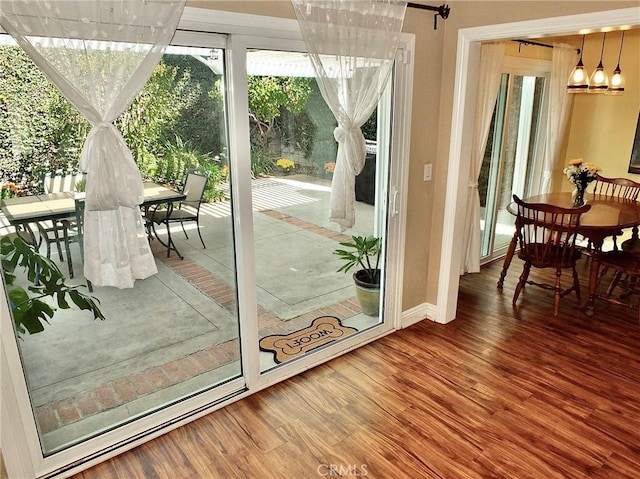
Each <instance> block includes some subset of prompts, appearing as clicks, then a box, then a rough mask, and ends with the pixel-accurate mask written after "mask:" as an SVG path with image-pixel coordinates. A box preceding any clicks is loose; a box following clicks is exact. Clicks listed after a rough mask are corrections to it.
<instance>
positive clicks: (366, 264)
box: [333, 236, 382, 316]
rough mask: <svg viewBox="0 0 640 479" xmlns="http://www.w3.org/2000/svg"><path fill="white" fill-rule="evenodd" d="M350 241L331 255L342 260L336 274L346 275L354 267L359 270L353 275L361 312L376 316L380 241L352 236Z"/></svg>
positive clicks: (377, 309) (378, 293) (371, 237)
mask: <svg viewBox="0 0 640 479" xmlns="http://www.w3.org/2000/svg"><path fill="white" fill-rule="evenodd" d="M351 239H352V241H350V242H345V243H340V245H341V246H344V248H345V249H336V250H334V252H333V254H335V255H336V256H338V257H340V259H342V260H344V264H343V265H342V266H341V267H340V268H339V269H338V272H341V271H343V272H345V273H347V272H348V271H350V270H351V269H352V268H354V267H355V266H360V269H359V270H357V271H356V272H355V273H353V281H354V282H355V284H356V294H357V296H358V300H359V301H360V306H361V307H362V312H363V313H364V314H366V315H368V316H378V314H379V310H380V267H379V265H380V251H381V249H382V241H381V239H380V238H376V237H374V236H352V237H351Z"/></svg>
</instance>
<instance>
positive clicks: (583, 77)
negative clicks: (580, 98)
mask: <svg viewBox="0 0 640 479" xmlns="http://www.w3.org/2000/svg"><path fill="white" fill-rule="evenodd" d="M588 88H589V75H587V72H586V70H585V69H584V64H583V63H582V56H580V60H578V64H577V65H576V67H575V68H574V69H573V70H572V71H571V75H569V81H568V82H567V92H569V93H584V92H586V91H587V89H588Z"/></svg>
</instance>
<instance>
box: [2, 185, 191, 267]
mask: <svg viewBox="0 0 640 479" xmlns="http://www.w3.org/2000/svg"><path fill="white" fill-rule="evenodd" d="M143 186H144V198H143V201H142V203H141V205H140V207H141V208H143V209H148V208H150V207H152V206H156V205H160V204H167V205H169V207H168V208H167V214H170V211H171V205H172V204H173V202H178V201H182V200H184V199H185V198H186V195H185V194H184V193H182V192H180V191H175V190H173V189H172V188H169V187H166V186H163V185H160V184H158V183H153V182H145V183H144V184H143ZM83 198H84V193H77V192H73V191H65V192H59V193H48V194H43V195H32V196H20V197H16V198H6V199H4V200H2V205H1V209H2V212H3V213H4V215H5V217H6V218H7V221H8V223H9V224H10V225H12V226H14V227H25V228H27V226H28V224H29V223H37V222H39V221H56V220H60V219H64V218H69V217H73V216H75V214H76V199H80V200H82V199H83ZM153 231H155V230H153ZM32 234H33V233H32ZM167 235H168V241H167V242H166V243H165V242H164V241H162V240H160V238H158V240H159V241H160V242H161V243H162V244H163V245H164V246H166V247H167V248H168V251H170V250H174V251H175V252H176V253H177V254H178V255H179V256H180V257H182V256H181V255H180V253H179V252H178V249H177V248H176V246H175V243H174V242H173V240H172V239H171V232H170V231H167ZM34 243H35V241H34Z"/></svg>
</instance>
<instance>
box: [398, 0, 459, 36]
mask: <svg viewBox="0 0 640 479" xmlns="http://www.w3.org/2000/svg"><path fill="white" fill-rule="evenodd" d="M407 7H409V8H418V9H420V10H429V11H431V12H437V13H436V14H435V15H434V16H433V29H434V30H437V29H438V15H440V17H442V19H443V20H446V19H447V18H449V13H451V8H450V7H449V5H446V4H444V3H443V4H442V5H440V6H439V7H432V6H431V5H423V4H422V3H411V2H409V3H407Z"/></svg>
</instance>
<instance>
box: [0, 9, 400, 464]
mask: <svg viewBox="0 0 640 479" xmlns="http://www.w3.org/2000/svg"><path fill="white" fill-rule="evenodd" d="M243 20H244V18H243ZM256 28H258V27H256ZM291 28H292V31H295V32H296V33H297V30H295V29H297V26H292V27H291ZM251 33H254V35H242V34H228V35H219V34H215V33H198V32H195V31H193V29H188V28H185V29H184V30H179V31H178V32H177V33H176V35H175V38H174V41H173V44H172V46H171V47H170V48H169V49H168V50H167V52H166V54H165V55H164V58H163V60H162V62H161V63H160V64H159V65H158V67H157V68H156V71H155V72H154V74H153V76H152V77H151V79H150V80H149V82H148V84H147V86H146V87H145V88H144V90H143V91H142V92H141V93H140V95H139V96H138V98H137V99H136V100H135V101H134V103H133V105H132V107H131V108H130V109H129V110H127V112H125V114H123V116H122V117H121V118H119V119H118V120H117V122H116V123H117V126H118V128H119V129H120V130H121V131H122V132H123V136H124V137H125V140H126V141H127V143H128V145H129V146H130V148H131V150H132V152H133V154H134V158H135V160H136V163H137V165H138V168H139V169H140V171H141V173H142V176H143V178H144V179H145V181H147V182H153V183H156V184H157V185H159V186H161V187H166V188H172V189H176V190H179V191H180V190H182V189H183V188H184V185H185V175H186V173H187V172H188V171H189V170H190V169H193V168H198V169H201V170H204V171H205V172H206V174H207V176H208V184H207V188H206V189H205V192H204V195H203V203H202V205H201V206H200V209H199V212H198V217H199V220H198V221H197V222H195V221H192V222H188V223H184V225H181V224H180V223H176V224H175V225H172V226H171V229H170V230H167V228H166V226H165V225H163V224H160V223H156V224H153V225H149V226H150V228H149V241H150V244H151V248H152V251H153V253H154V256H155V259H156V264H157V267H158V274H157V275H154V276H152V277H150V278H148V279H145V280H142V281H137V282H136V283H135V285H134V287H133V288H132V289H129V290H126V289H125V290H116V289H114V288H106V287H98V286H94V287H93V291H92V292H90V293H89V294H91V295H92V296H93V297H94V298H95V299H96V300H99V301H100V303H99V306H100V309H101V311H102V313H103V314H104V316H105V320H104V321H100V320H94V319H92V316H91V315H90V314H88V313H87V312H86V311H81V310H77V309H74V308H70V309H64V308H59V309H57V310H56V311H55V314H54V317H53V318H52V320H51V321H50V324H45V325H44V326H45V327H44V329H43V330H42V331H40V332H38V333H35V334H27V333H18V332H17V331H16V330H15V328H14V327H13V325H12V319H11V316H10V314H9V313H7V314H6V315H5V314H3V315H2V318H0V319H1V320H2V328H3V329H2V331H3V334H2V336H0V339H1V340H2V345H3V350H4V351H6V352H7V356H8V357H9V358H10V361H9V363H10V364H11V375H10V377H9V376H7V375H5V376H3V378H2V387H3V389H4V388H8V389H7V390H9V389H10V390H11V391H12V394H15V399H16V404H15V405H14V406H12V407H14V409H15V411H13V412H14V413H15V415H14V417H20V421H21V423H22V424H25V427H24V431H19V432H20V433H21V434H22V433H24V434H23V437H24V443H25V444H28V445H29V448H30V449H29V452H28V453H27V454H25V458H26V459H25V460H26V461H33V467H34V470H35V471H36V474H37V475H47V474H54V475H55V474H56V471H58V472H60V471H63V470H66V469H65V468H67V467H68V465H69V464H72V463H74V464H81V463H83V462H84V461H86V460H88V458H92V457H97V456H99V455H100V454H102V453H104V451H110V450H121V449H124V448H127V447H130V444H132V443H134V442H135V441H142V440H144V438H145V437H147V436H148V435H152V434H156V432H157V431H159V430H162V429H164V428H170V427H173V426H175V425H176V424H179V423H182V422H186V421H188V420H191V419H192V418H194V417H196V416H198V415H202V414H204V413H205V412H207V411H211V410H214V409H216V408H219V407H222V406H223V405H225V404H227V403H229V402H231V401H233V400H236V399H237V398H238V397H240V396H241V395H244V394H248V393H251V392H252V391H257V390H259V389H261V388H263V387H265V386H266V385H268V384H273V383H275V382H277V381H280V380H282V378H283V377H287V376H290V375H292V374H296V373H297V372H300V371H304V370H306V369H308V368H309V367H312V366H314V365H317V364H320V363H322V362H323V361H326V360H327V359H329V358H331V357H334V356H335V355H337V354H340V353H342V352H345V351H348V350H350V349H352V348H354V347H357V346H358V345H360V344H364V343H366V342H368V341H371V340H373V339H375V338H377V337H380V336H382V335H384V334H386V333H387V332H388V331H389V330H391V329H393V328H397V327H399V326H400V313H401V293H400V289H399V287H400V286H401V284H402V282H401V280H400V276H401V270H402V268H401V261H402V258H403V249H402V245H400V244H399V238H400V237H401V235H400V234H399V232H400V228H401V227H402V226H403V223H402V221H401V220H402V218H403V213H402V206H403V205H404V201H405V200H404V192H403V185H404V184H406V176H405V175H406V171H407V160H408V148H407V144H408V132H402V131H400V128H397V129H394V128H392V126H393V122H398V124H402V125H405V128H406V127H407V125H408V121H409V120H408V115H404V114H403V113H402V112H403V111H409V108H408V105H409V104H410V95H409V94H408V92H410V88H409V85H410V81H411V77H412V75H411V74H410V70H409V69H408V68H407V65H408V62H403V63H402V65H400V67H401V68H399V69H398V70H397V71H396V73H395V76H394V82H391V84H390V85H389V86H388V88H387V90H386V92H385V93H384V95H383V98H382V99H381V101H380V102H379V104H378V108H377V110H376V111H374V113H373V114H372V116H371V118H370V119H369V121H368V122H367V123H366V124H365V126H364V128H363V130H364V134H365V137H366V138H367V155H366V163H365V167H364V170H363V172H362V173H361V174H360V175H359V176H358V177H357V178H356V190H355V194H356V204H355V210H356V223H355V226H354V227H353V228H352V229H350V230H347V231H341V230H340V229H339V227H338V226H337V225H335V224H333V223H332V222H330V221H329V219H328V216H329V209H330V208H329V197H330V190H331V182H332V175H333V171H334V167H335V157H336V147H337V145H336V142H335V139H334V137H333V130H334V128H335V126H336V122H335V119H334V118H333V115H332V114H331V112H330V111H329V109H328V108H327V106H326V104H325V103H324V101H323V99H322V96H321V95H320V93H319V90H318V87H317V85H316V83H315V79H314V78H313V72H312V68H311V65H310V64H309V60H308V57H307V56H306V55H305V54H304V45H303V43H302V42H301V41H294V40H291V39H286V38H284V39H274V38H273V37H264V38H263V37H257V36H255V32H254V31H252V32H251ZM285 36H286V35H285ZM4 38H5V40H4V41H3V42H0V54H2V55H5V56H6V57H7V58H9V59H10V60H8V61H7V62H5V63H13V64H14V65H15V66H16V68H24V71H27V72H29V75H30V76H29V82H27V83H26V84H24V85H22V86H19V85H17V84H13V83H11V84H10V83H8V82H9V80H7V79H6V78H5V77H3V76H2V75H3V73H2V72H0V81H2V82H3V85H4V86H7V85H8V86H10V87H11V88H6V89H5V90H4V91H5V92H11V93H13V92H14V90H15V92H18V93H17V94H16V95H15V103H11V102H9V103H8V109H9V111H10V113H11V115H8V116H7V121H6V122H5V123H3V128H0V135H4V134H5V132H7V131H8V132H9V134H8V135H7V141H10V142H13V144H12V149H11V154H12V155H13V156H12V157H11V161H12V162H13V163H12V162H9V161H5V162H3V163H2V164H3V165H4V166H6V165H15V169H16V171H15V174H13V173H12V174H11V175H10V176H7V178H4V177H3V180H4V181H7V180H8V179H11V180H16V181H18V180H19V179H20V178H22V175H27V176H28V174H29V171H27V167H30V168H31V169H32V170H33V169H34V168H35V165H38V166H37V168H38V169H39V170H38V172H40V170H44V168H46V169H48V170H63V171H67V170H74V169H75V168H76V167H77V156H78V155H77V153H78V148H79V147H80V146H81V144H82V139H83V138H84V137H83V135H85V134H86V131H87V125H86V124H85V123H84V122H83V120H81V119H80V118H79V116H78V115H77V113H75V112H74V111H73V109H72V108H71V107H70V106H69V105H67V104H66V103H65V100H64V99H63V98H62V97H61V96H60V95H59V94H57V93H56V92H55V91H54V90H53V89H51V87H50V86H49V85H48V83H47V80H46V79H45V78H44V77H42V76H41V75H39V72H38V70H37V68H36V67H35V66H33V65H29V64H28V59H26V57H25V56H24V54H23V53H22V52H21V51H20V50H18V49H17V47H16V46H15V45H11V42H10V40H9V39H7V38H6V37H4ZM406 57H407V58H408V55H407V56H406ZM9 77H10V78H11V79H13V80H15V79H17V78H20V75H9ZM398 79H401V80H402V82H404V83H402V85H403V87H402V88H398V87H397V85H398V81H399V80H398ZM35 82H42V83H35ZM38 85H41V86H38ZM20 88H23V89H24V91H23V92H22V93H21V94H20V93H19V92H20V91H21V90H20ZM37 92H40V93H42V95H37V94H36V93H37ZM30 100H33V101H32V102H31V103H29V101H30ZM397 104H400V105H402V106H403V108H399V107H398V105H397ZM396 110H397V111H398V112H396V113H395V114H392V112H394V111H396ZM56 114H57V116H56ZM42 118H45V119H46V121H44V122H43V124H42V125H40V124H37V127H38V128H45V127H46V128H49V129H51V130H52V135H53V137H54V138H55V135H59V138H60V141H58V142H56V148H54V149H52V148H48V147H47V145H45V143H46V142H45V141H44V140H45V139H50V138H51V137H52V135H49V134H47V135H43V134H41V135H40V136H37V135H35V134H34V131H40V130H37V128H36V130H34V131H32V130H29V127H30V126H33V125H34V124H35V123H34V122H36V121H37V120H38V119H42ZM57 120H64V121H57ZM4 139H5V138H4V137H3V138H2V140H3V141H4ZM25 139H29V141H31V142H29V141H27V140H25ZM34 139H35V140H37V141H35V140H34ZM21 141H22V143H20V142H21ZM49 146H50V145H49ZM38 148H41V149H42V151H41V150H39V149H38ZM52 151H55V152H56V153H57V156H55V155H54V156H51V153H52ZM391 156H393V157H394V158H396V160H397V161H394V164H393V165H392V164H391V162H390V161H389V158H390V157H391ZM42 172H44V171H42ZM2 174H3V175H8V173H7V169H6V168H5V169H3V170H2ZM38 174H39V173H38ZM25 177H26V176H25ZM33 178H39V176H38V175H35V174H34V176H33ZM27 183H28V184H29V185H30V187H32V188H34V190H33V191H31V190H29V191H26V190H25V192H24V193H25V196H26V197H28V196H29V195H31V196H33V195H34V194H36V193H41V192H42V191H40V190H39V189H38V188H39V181H35V182H34V181H31V180H30V181H27V182H26V183H25V185H26V184H27ZM36 183H37V184H36ZM74 189H75V187H74ZM75 193H76V192H73V191H71V192H69V194H70V195H71V196H70V198H73V197H74V196H75ZM185 193H186V192H185ZM173 206H174V208H178V204H177V203H176V204H174V205H173ZM389 210H392V211H393V213H392V214H390V213H389V212H388V211H389ZM0 219H1V220H2V222H3V223H2V225H1V226H2V228H3V233H2V234H4V233H8V232H11V231H13V228H14V225H12V224H10V222H9V220H8V219H7V218H6V217H4V216H2V217H0ZM169 233H170V236H171V241H172V242H173V245H174V247H175V248H174V249H172V250H168V249H167V248H166V245H167V244H170V243H169ZM352 236H356V237H359V238H362V239H363V240H365V239H366V241H369V242H373V243H374V248H373V253H375V256H376V257H377V258H376V257H373V258H372V261H374V265H377V266H378V269H379V270H380V273H379V278H380V286H379V288H378V290H377V291H370V290H367V291H365V295H364V296H362V297H361V296H359V295H358V293H357V286H356V284H355V282H354V279H353V277H352V274H353V272H354V271H356V270H357V269H358V267H356V268H354V269H352V270H350V271H349V272H347V273H346V274H345V272H343V271H338V270H339V269H340V268H341V267H342V266H343V265H344V262H343V260H341V259H340V258H339V257H338V255H336V254H335V250H336V249H345V247H344V246H342V245H341V243H346V242H351V241H353V238H352ZM39 251H40V253H42V254H46V250H45V246H44V245H40V250H39ZM70 256H71V263H72V265H73V270H74V272H75V275H74V277H73V278H72V279H67V281H68V282H69V284H73V285H78V286H79V287H84V285H85V284H86V282H85V279H84V277H83V276H82V271H83V264H82V263H83V258H82V256H81V254H80V249H79V248H78V245H77V244H72V245H71V255H70ZM51 260H52V261H53V262H54V263H55V264H56V265H57V266H58V267H59V268H60V269H61V271H63V272H65V271H66V265H67V261H68V258H67V257H66V254H64V251H63V258H60V257H58V254H57V252H56V251H55V248H54V253H53V254H51ZM18 281H19V282H21V284H24V285H25V286H27V285H28V281H29V279H28V278H27V277H26V275H25V274H24V273H21V276H19V278H18ZM5 291H6V288H5ZM87 292H88V291H87ZM8 304H9V303H7V304H6V305H2V306H3V308H5V307H6V308H5V309H3V311H5V310H6V311H7V312H8V311H9V309H8ZM7 331H10V332H11V333H15V335H11V336H9V335H8V334H7ZM280 340H281V341H280ZM31 425H33V427H31ZM34 458H35V459H34Z"/></svg>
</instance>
